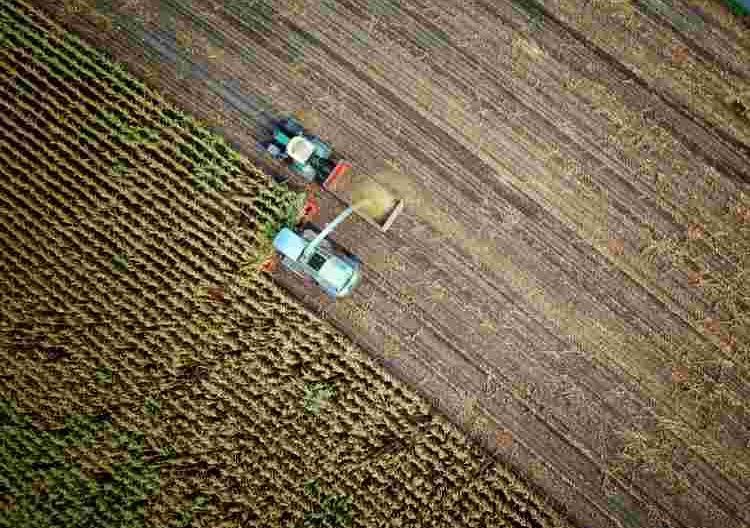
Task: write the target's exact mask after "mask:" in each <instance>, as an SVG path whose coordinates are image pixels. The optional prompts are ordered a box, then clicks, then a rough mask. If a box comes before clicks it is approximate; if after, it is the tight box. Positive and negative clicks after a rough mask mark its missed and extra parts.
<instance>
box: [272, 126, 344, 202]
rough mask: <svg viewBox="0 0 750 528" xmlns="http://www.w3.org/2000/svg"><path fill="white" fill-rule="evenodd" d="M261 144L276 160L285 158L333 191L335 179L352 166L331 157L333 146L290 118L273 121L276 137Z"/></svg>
mask: <svg viewBox="0 0 750 528" xmlns="http://www.w3.org/2000/svg"><path fill="white" fill-rule="evenodd" d="M261 147H262V148H263V149H264V150H265V151H267V152H268V153H269V154H270V155H271V156H272V157H273V158H274V159H277V160H284V161H286V162H287V163H288V165H289V168H290V169H291V170H292V171H294V172H296V173H297V174H299V175H301V176H302V177H303V178H304V179H305V180H307V181H308V182H315V183H318V184H320V186H321V187H323V188H324V189H326V190H330V189H331V188H332V187H333V185H334V183H335V182H336V180H338V179H339V178H340V177H341V176H343V175H344V174H345V173H347V172H348V171H349V169H351V167H352V165H351V163H349V162H347V161H338V162H335V161H333V160H332V159H331V147H330V146H329V145H328V144H326V143H324V142H323V141H322V140H321V139H320V138H319V137H317V136H312V135H308V134H305V131H304V129H303V128H302V125H300V124H299V123H298V122H297V121H296V120H295V119H294V118H292V117H287V118H285V119H281V120H279V121H276V122H275V123H274V127H273V136H272V138H271V139H270V140H268V141H266V142H263V143H261Z"/></svg>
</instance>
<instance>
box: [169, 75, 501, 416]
mask: <svg viewBox="0 0 750 528" xmlns="http://www.w3.org/2000/svg"><path fill="white" fill-rule="evenodd" d="M282 78H283V77H282ZM182 89H184V87H183V86H179V87H177V86H175V87H172V88H171V91H175V92H178V91H180V90H182ZM200 93H201V92H200V91H198V92H196V95H199V94H200ZM204 113H205V111H204ZM469 201H470V200H469ZM364 234H365V235H366V230H365V232H364ZM342 236H344V237H345V238H346V239H352V238H353V237H351V236H349V235H348V233H346V234H342ZM360 240H362V238H360ZM429 249H430V248H429V247H426V248H425V251H428V250H429ZM463 256H465V253H464V255H463ZM338 323H339V324H341V320H339V321H338ZM350 335H351V334H350ZM429 355H430V354H429V351H427V352H425V357H429ZM475 384H476V382H475ZM514 402H515V400H514Z"/></svg>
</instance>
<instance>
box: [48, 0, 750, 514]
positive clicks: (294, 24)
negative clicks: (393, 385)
mask: <svg viewBox="0 0 750 528" xmlns="http://www.w3.org/2000/svg"><path fill="white" fill-rule="evenodd" d="M35 3H36V5H38V6H39V7H40V8H44V9H46V10H47V11H48V12H49V13H50V14H51V15H53V16H54V17H55V18H56V19H57V20H58V21H60V22H63V23H64V24H65V25H66V26H67V27H68V28H70V29H73V30H75V31H76V32H78V33H79V34H81V35H83V36H84V37H85V38H86V40H88V41H89V42H91V43H93V44H95V45H96V46H97V47H100V48H101V49H104V50H107V51H108V52H109V53H111V54H112V55H113V56H114V57H116V58H117V59H118V60H121V61H123V62H125V63H126V64H127V65H128V66H129V67H130V68H131V69H132V71H134V72H135V73H136V74H138V75H141V76H143V77H144V78H145V79H147V81H148V82H149V84H150V85H152V86H154V87H156V88H158V89H159V90H161V91H162V92H163V93H165V94H167V95H168V96H169V97H170V98H171V99H172V100H173V101H174V102H176V103H178V104H179V105H180V106H182V107H184V108H186V109H188V110H189V111H190V112H192V113H194V114H196V115H198V116H200V117H201V118H202V119H205V120H207V121H208V122H211V123H213V124H214V125H215V126H216V127H217V128H218V129H220V130H221V131H222V133H223V134H224V135H225V136H226V137H227V138H228V139H229V140H231V141H232V142H233V143H234V144H236V146H237V147H238V148H239V149H240V150H241V151H243V152H244V153H246V154H252V152H253V150H254V149H255V141H256V131H257V127H258V125H259V123H262V121H263V119H264V112H269V113H271V114H274V115H279V114H285V113H297V114H301V115H302V116H303V119H304V121H305V122H306V124H307V125H308V126H309V127H310V128H311V129H312V130H313V131H314V132H315V133H317V134H318V135H320V136H321V137H323V138H326V139H327V140H329V141H330V143H331V144H332V145H333V146H334V148H335V149H336V150H337V151H339V152H340V153H342V154H343V155H344V156H346V157H347V158H348V159H349V160H351V161H352V162H353V163H354V166H355V170H356V171H358V172H360V173H362V174H367V175H369V176H372V177H374V178H376V179H377V180H378V181H379V182H380V183H382V184H383V185H384V186H386V187H387V188H388V189H389V190H391V191H392V192H394V193H395V194H397V195H398V196H399V197H400V198H402V199H404V200H405V201H406V208H405V211H404V213H403V214H402V216H401V217H400V218H399V219H398V220H397V222H396V223H395V224H394V225H393V227H392V228H391V230H390V231H389V232H388V233H386V234H381V233H378V232H376V231H375V230H374V229H373V228H372V226H370V225H369V224H367V223H365V222H363V221H360V220H354V221H350V222H348V223H347V224H346V225H343V226H342V227H341V228H340V229H339V230H338V232H337V234H336V237H335V238H336V239H337V241H338V242H339V243H341V244H343V245H344V246H346V247H348V248H349V249H351V250H352V251H354V252H355V253H357V254H358V255H359V256H360V257H361V258H362V259H363V261H364V262H365V280H364V282H363V284H362V285H361V287H360V288H359V289H358V291H357V292H356V294H355V295H354V297H353V298H352V299H350V300H345V301H340V302H336V303H332V302H331V301H329V300H328V299H326V298H325V297H324V296H323V295H322V294H321V293H320V292H317V291H312V290H308V289H306V287H305V286H304V285H302V284H301V283H299V282H297V281H296V280H295V279H294V278H292V277H286V276H284V275H283V274H279V275H278V277H277V278H278V281H279V282H280V283H281V284H283V285H285V286H286V287H287V288H288V289H289V290H290V291H291V292H293V293H294V294H296V295H298V296H299V298H300V299H302V300H303V301H304V302H305V303H306V304H307V305H308V306H309V307H312V308H314V309H315V310H317V311H318V312H319V313H320V314H321V315H322V316H323V317H324V318H326V319H328V320H330V321H331V322H332V323H333V324H334V325H335V326H336V327H337V328H339V329H340V330H341V331H343V332H344V333H346V334H347V335H348V336H349V337H350V338H351V339H353V340H354V341H355V343H357V344H358V345H359V346H361V347H363V348H364V349H366V350H367V351H368V352H369V353H371V354H372V355H373V356H374V357H376V358H380V359H382V361H383V362H384V364H386V366H387V368H388V369H389V370H390V371H391V372H392V373H393V374H394V375H396V376H398V377H399V378H401V379H403V380H405V381H407V382H408V383H410V384H411V385H413V386H414V387H416V388H418V389H419V390H420V391H421V392H422V393H423V394H424V395H427V396H428V397H430V398H431V399H433V400H434V401H435V402H436V403H437V404H438V405H439V406H440V408H441V409H443V410H444V411H445V412H447V413H448V415H449V416H451V418H452V419H454V420H455V421H456V422H457V423H460V424H462V425H463V427H465V428H466V429H467V430H468V431H470V432H471V433H472V434H473V435H474V436H475V437H476V438H477V439H478V440H480V441H482V442H484V443H485V445H486V447H487V448H488V449H490V450H493V451H499V452H500V453H501V454H502V456H503V457H504V458H505V459H506V460H507V461H508V462H509V463H511V464H512V465H513V466H515V467H516V468H518V469H519V470H520V471H522V472H523V473H525V474H526V475H527V476H528V477H529V478H530V479H531V480H532V481H533V482H534V483H535V484H537V485H538V486H539V487H540V488H541V489H542V490H544V491H545V492H546V493H547V494H548V495H549V496H550V497H551V498H552V499H554V500H555V501H557V502H560V503H562V504H564V505H565V506H566V507H567V509H568V513H569V515H570V516H571V517H572V518H573V519H574V520H575V521H577V522H578V523H579V524H580V525H581V526H628V527H632V526H644V527H645V526H654V527H656V526H675V527H677V526H685V527H687V526H704V527H719V526H721V527H727V528H733V527H738V528H739V527H742V526H747V525H748V523H750V513H748V512H750V493H749V492H748V490H750V477H749V476H748V475H750V419H748V405H749V404H750V400H749V399H748V393H749V392H750V389H749V388H748V387H750V385H749V384H748V380H749V379H750V339H749V338H750V330H749V328H750V325H748V322H750V321H749V319H748V313H749V312H748V304H749V303H750V298H749V297H750V285H749V284H748V274H747V273H746V270H747V269H748V268H747V266H748V264H750V263H749V262H748V255H750V248H749V247H748V239H749V238H750V237H748V235H749V234H750V214H747V211H748V210H750V199H749V198H748V196H749V195H748V192H750V121H749V120H748V118H747V113H744V114H743V112H742V108H747V106H743V105H747V104H750V95H748V94H749V92H748V90H750V84H748V77H749V76H750V43H749V42H748V40H747V35H748V34H750V24H749V23H748V21H747V20H746V19H745V20H742V19H739V18H737V17H734V16H732V15H731V14H730V13H729V12H728V11H727V10H726V9H725V8H723V7H722V6H721V5H720V3H719V2H713V1H710V0H702V1H695V2H686V1H682V0H681V1H675V2H670V3H669V4H668V7H669V9H668V10H665V9H658V10H656V9H654V8H653V5H654V4H656V3H659V4H664V5H667V2H657V0H653V1H651V2H634V1H629V0H628V1H624V2H590V3H587V4H586V5H585V6H583V5H580V3H579V2H569V1H562V0H556V1H547V2H544V5H543V8H542V9H541V10H537V11H534V12H532V13H531V14H529V12H526V11H524V10H521V9H520V8H518V6H517V5H516V4H513V3H512V2H508V1H502V2H489V1H480V0H476V1H474V0H470V1H462V2H456V1H454V0H435V1H433V2H430V3H429V4H428V3H423V2H418V1H416V0H406V1H401V2H397V1H389V0H380V1H376V0H370V1H366V0H350V1H339V2H331V1H327V2H326V1H323V2H313V1H305V0H296V1H290V0H288V1H282V2H273V5H272V6H271V3H270V2H268V3H264V2H244V3H243V2H229V1H227V2H221V1H218V0H196V1H192V2H178V1H177V0H160V1H157V0H131V1H122V2H114V1H113V2H109V3H107V2H99V3H98V5H96V4H95V3H94V2H90V1H89V2H86V1H81V0H74V1H67V2H64V3H62V4H57V3H49V2H45V1H42V0H37V1H36V2H35ZM526 4H528V2H527V3H526ZM263 5H266V6H267V7H266V8H265V9H263V8H262V6H263ZM649 6H651V7H649ZM534 13H536V14H534ZM320 198H321V204H322V206H323V208H322V209H323V213H322V216H321V219H320V221H321V222H325V221H327V220H330V219H331V218H333V217H334V216H335V215H336V213H337V212H339V211H340V210H341V209H342V207H343V205H344V204H342V203H340V202H337V201H336V200H334V199H332V198H331V197H330V196H325V195H322V196H321V197H320Z"/></svg>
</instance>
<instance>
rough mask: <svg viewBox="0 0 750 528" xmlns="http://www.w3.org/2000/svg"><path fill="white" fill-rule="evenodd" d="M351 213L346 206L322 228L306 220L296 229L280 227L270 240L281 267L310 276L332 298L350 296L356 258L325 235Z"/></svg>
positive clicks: (357, 277)
mask: <svg viewBox="0 0 750 528" xmlns="http://www.w3.org/2000/svg"><path fill="white" fill-rule="evenodd" d="M352 212H354V207H349V208H348V209H346V210H345V211H344V212H342V213H341V214H340V215H339V216H337V217H336V218H335V219H334V220H333V221H332V222H331V223H329V224H328V225H327V226H326V227H325V228H324V229H322V230H320V229H319V228H317V227H316V226H314V225H313V224H310V223H308V224H305V225H303V226H302V227H301V228H300V229H299V231H296V232H295V231H293V230H292V229H289V228H287V227H285V228H282V229H281V231H279V233H278V234H277V235H276V237H274V240H273V246H274V249H276V251H278V252H279V253H280V254H281V255H282V258H281V265H282V266H283V267H284V268H286V269H288V270H289V271H291V272H292V273H295V274H296V275H298V276H300V277H302V278H303V279H306V278H309V279H312V280H313V281H314V282H315V283H316V284H317V285H318V286H319V287H320V288H321V289H322V290H323V291H324V292H326V293H327V294H328V295H329V296H330V297H332V298H334V299H336V298H340V297H346V296H348V295H350V294H351V292H352V290H353V289H354V287H355V286H357V284H359V282H360V279H361V274H360V261H359V259H358V258H357V257H355V256H354V255H351V254H349V253H348V252H346V251H344V250H343V249H341V248H339V247H337V246H336V245H335V244H334V243H333V242H332V241H331V240H329V239H327V238H326V237H327V236H328V235H329V234H330V233H331V232H332V231H333V230H334V229H335V228H336V226H338V225H339V224H340V223H341V222H343V221H344V220H346V218H348V217H349V215H351V214H352Z"/></svg>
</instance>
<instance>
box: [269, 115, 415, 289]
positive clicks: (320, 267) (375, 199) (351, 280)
mask: <svg viewBox="0 0 750 528" xmlns="http://www.w3.org/2000/svg"><path fill="white" fill-rule="evenodd" d="M259 147H260V148H261V149H262V150H263V151H264V152H266V153H267V154H269V155H270V156H271V157H272V158H273V159H275V160H279V161H283V162H285V163H286V165H287V167H288V169H289V170H290V171H291V172H292V173H294V174H298V175H300V176H302V178H304V180H305V181H306V182H307V183H308V184H318V185H320V187H321V188H322V189H323V190H325V191H326V192H329V193H331V194H332V195H333V196H335V197H336V198H338V200H340V201H342V202H344V203H346V204H347V205H348V207H347V208H346V210H344V211H343V212H342V213H340V214H339V215H338V216H337V217H336V218H335V219H334V220H332V221H331V222H329V223H328V224H327V225H326V226H325V227H324V228H323V229H320V228H318V227H317V226H315V225H313V224H312V223H310V222H305V223H303V224H302V225H301V226H297V227H296V228H294V229H290V228H289V227H284V228H282V229H281V230H280V231H279V232H278V233H277V234H276V235H275V237H274V240H273V246H274V249H275V250H276V252H277V254H278V255H279V256H280V257H281V258H280V263H281V266H282V267H283V268H285V269H287V270H289V271H290V272H292V273H294V274H295V275H297V276H299V277H301V278H302V279H303V280H305V281H312V282H314V283H316V284H317V285H318V286H319V287H320V288H321V289H322V290H323V291H324V292H325V293H327V294H328V295H329V296H331V297H333V298H334V299H335V298H340V297H345V296H347V295H350V294H351V292H352V290H353V289H354V288H355V287H356V286H357V284H359V282H360V279H361V273H360V260H359V258H357V257H356V256H354V255H353V254H351V253H349V252H348V251H346V250H345V249H343V248H342V247H340V246H339V245H337V244H336V243H335V242H334V241H333V240H331V239H329V238H327V237H328V235H330V234H331V233H332V232H333V230H334V229H335V228H336V227H337V226H339V225H340V224H341V223H342V222H344V220H346V219H347V218H349V216H351V215H352V214H353V213H355V212H356V213H357V214H358V215H359V216H360V217H361V218H363V219H364V220H365V221H366V222H368V223H369V224H371V225H373V226H375V227H377V228H378V229H380V230H381V231H383V232H385V231H387V230H388V229H389V228H390V226H391V224H393V221H394V220H395V219H396V217H397V216H398V215H399V214H400V213H401V210H402V209H403V202H402V201H401V200H395V199H394V198H393V197H391V196H390V194H389V193H387V192H386V191H385V189H383V188H382V187H381V186H379V185H377V183H376V182H374V180H372V181H371V182H369V183H365V184H361V183H360V184H359V185H357V186H354V188H353V189H352V188H350V189H346V188H345V187H346V186H345V185H342V183H341V182H342V180H343V176H344V175H346V174H347V173H348V172H349V171H350V170H351V169H352V165H351V163H349V162H347V161H343V160H339V161H335V156H334V155H333V152H332V150H331V147H330V146H329V145H328V144H326V143H325V142H323V141H322V140H321V139H320V138H318V137H317V136H314V135H311V134H307V133H306V132H305V131H304V129H303V127H302V125H301V124H300V123H298V122H297V121H296V120H295V119H294V118H291V117H287V118H284V119H280V120H278V121H275V122H273V129H272V135H271V137H270V138H268V139H266V140H265V141H261V142H260V143H259ZM281 181H286V178H284V179H282V180H281ZM350 187H351V186H350ZM308 205H310V202H309V201H308ZM303 216H307V215H305V214H303Z"/></svg>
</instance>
